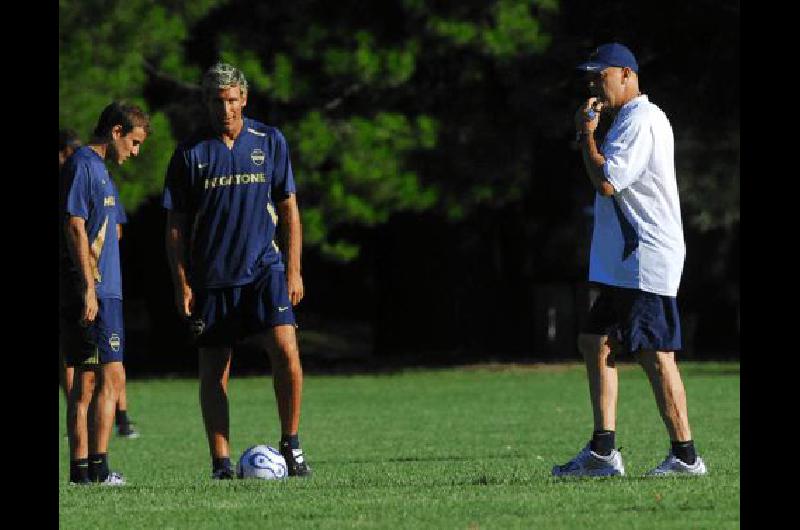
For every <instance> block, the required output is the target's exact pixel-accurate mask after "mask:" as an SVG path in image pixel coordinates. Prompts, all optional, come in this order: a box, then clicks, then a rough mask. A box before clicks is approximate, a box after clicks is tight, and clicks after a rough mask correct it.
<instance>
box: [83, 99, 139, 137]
mask: <svg viewBox="0 0 800 530" xmlns="http://www.w3.org/2000/svg"><path fill="white" fill-rule="evenodd" d="M116 125H121V126H122V134H123V135H126V134H128V133H129V132H131V131H132V130H133V128H134V127H143V128H144V131H145V132H146V133H148V134H150V117H149V116H148V115H147V114H145V112H144V111H143V110H142V109H140V108H139V107H137V106H136V105H131V104H128V103H123V102H121V101H114V102H113V103H111V104H109V105H108V106H107V107H106V108H104V109H103V112H101V113H100V118H99V119H98V120H97V127H95V128H94V136H95V138H108V137H109V136H110V135H111V129H113V128H114V127H115V126H116Z"/></svg>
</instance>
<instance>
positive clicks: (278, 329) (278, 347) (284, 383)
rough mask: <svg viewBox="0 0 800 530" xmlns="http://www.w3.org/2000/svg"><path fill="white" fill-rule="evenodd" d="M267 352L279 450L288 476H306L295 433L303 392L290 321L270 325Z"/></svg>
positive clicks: (301, 374)
mask: <svg viewBox="0 0 800 530" xmlns="http://www.w3.org/2000/svg"><path fill="white" fill-rule="evenodd" d="M268 338H269V341H268V347H267V352H268V353H269V357H270V362H271V363H272V386H273V388H274V389H275V400H276V402H277V404H278V416H279V418H280V421H281V442H280V451H281V454H282V455H283V457H284V458H285V459H286V465H287V467H288V472H289V475H290V476H300V477H309V476H311V468H310V467H309V466H308V463H307V462H306V461H305V456H304V455H303V451H302V449H300V440H299V438H298V435H297V431H298V428H299V426H300V405H301V402H302V394H303V367H302V365H301V364H300V349H299V348H298V346H297V336H296V333H295V327H294V326H293V325H281V326H275V327H273V328H272V331H271V333H270V334H269V336H268Z"/></svg>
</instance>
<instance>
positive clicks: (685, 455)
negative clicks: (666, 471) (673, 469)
mask: <svg viewBox="0 0 800 530" xmlns="http://www.w3.org/2000/svg"><path fill="white" fill-rule="evenodd" d="M671 444H672V454H673V455H675V456H676V457H677V458H678V459H679V460H682V461H683V462H685V463H687V464H689V465H690V466H691V465H692V464H694V463H695V462H696V461H697V453H696V452H695V450H694V441H693V440H689V441H688V442H671Z"/></svg>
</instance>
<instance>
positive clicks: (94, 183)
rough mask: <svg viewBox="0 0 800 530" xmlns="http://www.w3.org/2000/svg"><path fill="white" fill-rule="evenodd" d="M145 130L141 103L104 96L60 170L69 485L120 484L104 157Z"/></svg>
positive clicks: (119, 157)
mask: <svg viewBox="0 0 800 530" xmlns="http://www.w3.org/2000/svg"><path fill="white" fill-rule="evenodd" d="M148 132H149V118H148V116H147V115H146V114H145V113H144V112H142V111H141V109H139V108H138V107H136V106H134V105H126V104H123V103H119V102H114V103H111V104H110V105H108V106H107V107H106V108H105V109H104V110H103V112H102V113H101V114H100V118H99V119H98V122H97V127H96V128H95V130H94V135H93V137H92V140H91V141H90V142H89V144H88V145H86V146H84V147H80V148H79V149H77V151H75V153H74V154H73V155H72V156H71V157H70V158H69V159H68V160H67V161H66V163H65V164H64V167H63V169H62V171H61V190H60V191H61V196H60V198H61V208H62V219H63V220H64V230H63V233H62V237H61V245H60V247H61V259H60V267H59V269H60V275H61V278H60V282H59V286H60V293H59V295H60V296H59V298H60V303H59V306H60V316H61V323H60V330H61V342H62V345H63V348H64V353H65V357H66V361H67V364H69V365H71V366H74V367H75V375H74V381H73V389H72V392H71V393H70V396H69V401H68V404H67V407H68V417H69V421H68V433H69V439H70V458H71V461H70V483H73V484H87V483H91V482H101V483H103V484H106V485H114V486H117V485H123V484H125V480H124V478H123V477H122V475H120V474H119V473H116V472H111V471H109V468H108V439H109V437H110V435H111V427H112V425H113V423H114V409H115V405H116V403H117V400H118V398H119V390H120V388H121V387H122V384H123V383H122V381H123V380H124V372H123V367H122V358H123V351H124V337H125V334H124V329H123V321H122V277H121V273H120V263H119V242H118V235H117V225H118V224H119V223H120V222H124V217H123V216H121V215H120V213H121V211H122V210H121V208H120V207H119V206H118V204H119V194H118V193H117V189H116V186H115V185H114V182H113V181H112V179H111V175H109V173H108V170H107V169H106V166H105V162H106V161H107V160H112V161H114V162H116V163H117V164H122V163H123V162H125V160H127V159H128V157H130V156H137V155H138V154H139V148H140V146H141V145H142V143H143V142H144V140H145V138H146V137H147V134H148ZM95 387H97V388H95ZM93 400H94V403H92V401H93ZM90 404H93V405H94V407H93V408H94V415H93V417H91V418H90V417H89V411H90ZM90 422H91V424H92V425H93V426H94V429H89V423H90ZM90 433H91V439H90Z"/></svg>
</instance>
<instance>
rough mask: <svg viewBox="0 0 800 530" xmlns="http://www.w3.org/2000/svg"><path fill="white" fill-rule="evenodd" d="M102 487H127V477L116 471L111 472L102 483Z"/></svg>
mask: <svg viewBox="0 0 800 530" xmlns="http://www.w3.org/2000/svg"><path fill="white" fill-rule="evenodd" d="M100 485H101V486H124V485H125V477H123V476H122V474H121V473H117V472H116V471H111V472H110V473H109V474H108V476H107V477H106V479H105V480H104V481H102V482H100Z"/></svg>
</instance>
